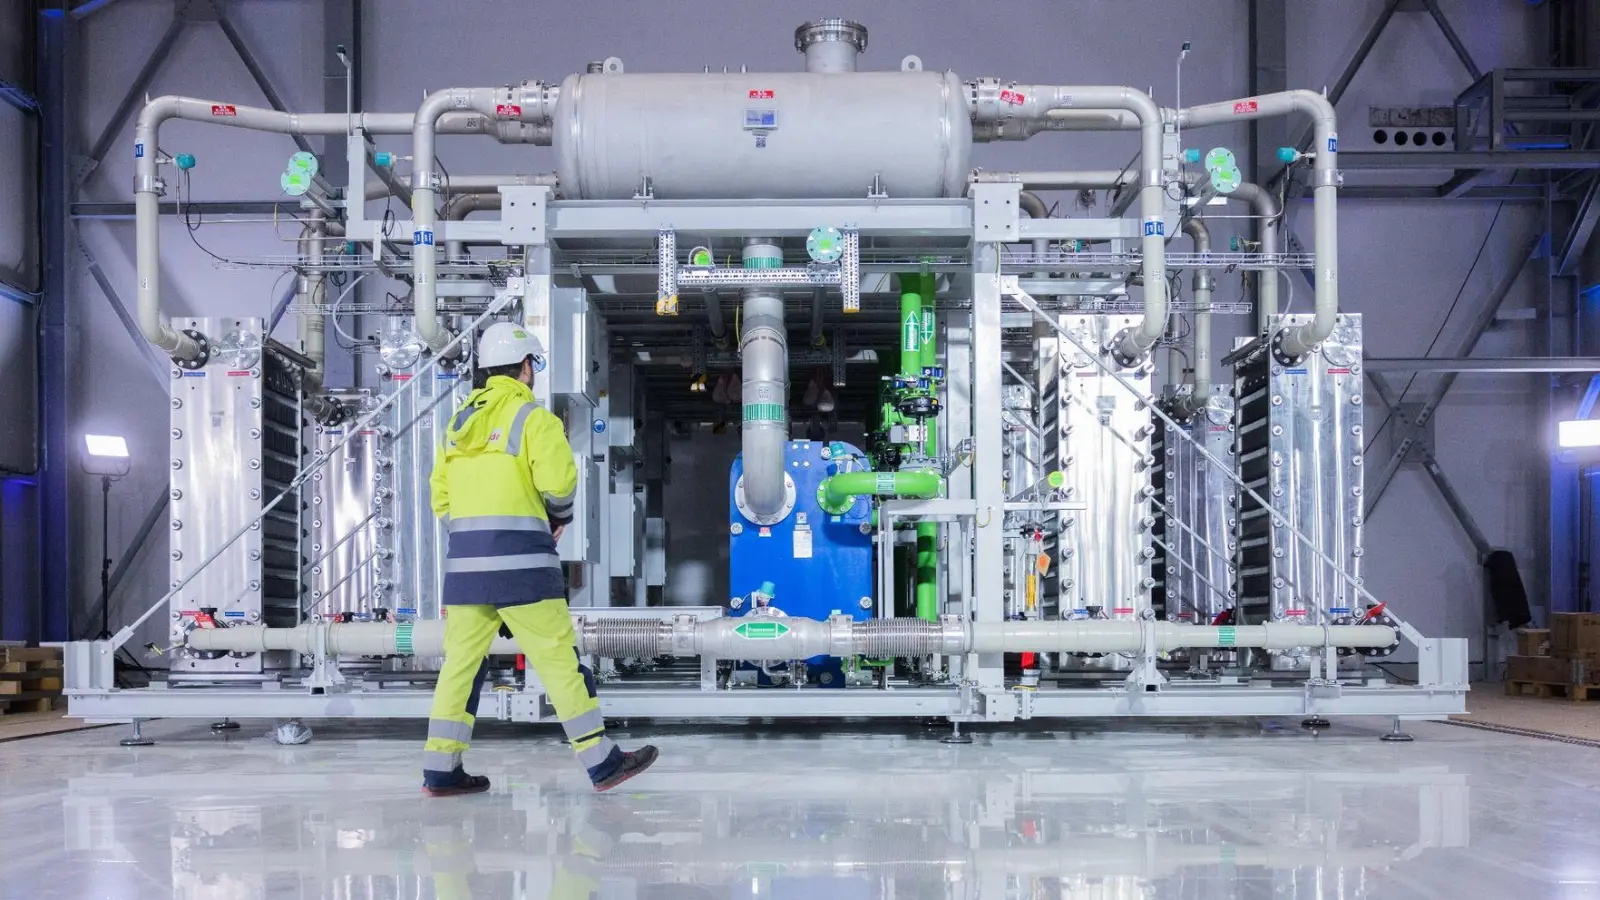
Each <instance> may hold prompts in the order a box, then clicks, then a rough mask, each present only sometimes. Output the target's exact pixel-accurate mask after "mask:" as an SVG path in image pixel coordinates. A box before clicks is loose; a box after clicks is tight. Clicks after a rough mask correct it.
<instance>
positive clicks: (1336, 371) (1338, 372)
mask: <svg viewBox="0 0 1600 900" xmlns="http://www.w3.org/2000/svg"><path fill="white" fill-rule="evenodd" d="M1328 374H1329V375H1349V374H1350V370H1349V369H1341V368H1335V367H1333V366H1329V367H1328Z"/></svg>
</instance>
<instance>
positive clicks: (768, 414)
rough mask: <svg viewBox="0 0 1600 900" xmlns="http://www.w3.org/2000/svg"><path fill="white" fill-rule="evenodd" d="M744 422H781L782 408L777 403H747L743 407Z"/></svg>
mask: <svg viewBox="0 0 1600 900" xmlns="http://www.w3.org/2000/svg"><path fill="white" fill-rule="evenodd" d="M744 420H745V421H746V422H782V421H783V406H782V405H781V404H778V403H747V404H745V407H744Z"/></svg>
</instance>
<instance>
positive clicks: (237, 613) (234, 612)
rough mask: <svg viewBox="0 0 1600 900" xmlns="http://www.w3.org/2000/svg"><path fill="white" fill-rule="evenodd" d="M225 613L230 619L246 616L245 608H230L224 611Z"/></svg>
mask: <svg viewBox="0 0 1600 900" xmlns="http://www.w3.org/2000/svg"><path fill="white" fill-rule="evenodd" d="M223 615H224V616H226V617H227V618H229V619H242V618H244V610H242V609H230V610H228V611H227V612H225V613H223Z"/></svg>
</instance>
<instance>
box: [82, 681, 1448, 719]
mask: <svg viewBox="0 0 1600 900" xmlns="http://www.w3.org/2000/svg"><path fill="white" fill-rule="evenodd" d="M68 698H69V699H68V709H67V713H68V715H70V716H74V717H79V718H83V719H85V720H88V721H91V722H130V721H133V720H135V719H155V718H163V719H172V718H188V719H215V718H218V717H220V716H223V715H234V716H237V715H240V714H244V715H248V716H251V717H257V718H279V719H287V718H308V719H310V718H333V719H344V718H348V719H423V718H427V716H428V709H429V705H430V704H431V703H432V698H433V692H432V691H431V690H424V689H419V688H415V687H407V688H391V689H368V690H351V691H344V692H338V693H322V694H313V693H311V692H310V691H309V690H303V689H276V690H264V689H260V688H240V687H233V686H226V687H215V688H207V687H182V688H177V687H174V688H161V687H155V688H140V689H129V690H120V689H108V690H76V691H71V692H69V695H68ZM543 699H544V698H543V694H542V693H541V692H540V691H538V690H536V689H528V690H521V691H506V690H488V691H485V692H484V694H483V698H482V700H481V701H480V705H479V718H480V719H500V720H503V721H511V722H540V721H550V722H553V721H555V719H554V718H553V717H551V716H550V715H548V714H547V711H548V710H549V709H550V707H549V705H548V704H546V703H544V702H543ZM600 708H601V709H602V710H603V711H604V713H605V715H606V717H607V718H619V719H622V718H625V719H641V718H650V719H701V718H728V719H777V718H815V719H894V718H903V719H920V718H928V717H937V718H945V719H950V720H953V721H966V722H973V721H985V722H1009V721H1016V720H1021V719H1054V718H1115V717H1162V718H1223V717H1238V716H1286V717H1308V716H1321V717H1328V718H1331V717H1334V716H1393V717H1400V718H1406V719H1433V718H1443V717H1445V716H1448V715H1451V714H1454V713H1461V712H1465V711H1466V691H1465V687H1464V686H1461V687H1458V688H1455V689H1441V688H1438V687H1431V686H1422V687H1419V686H1416V685H1395V684H1362V685H1340V686H1338V687H1337V688H1334V687H1332V686H1318V687H1314V688H1310V689H1308V688H1307V686H1306V685H1304V684H1288V685H1262V684H1253V685H1237V686H1220V685H1209V686H1204V687H1200V686H1185V685H1173V686H1168V687H1166V688H1164V689H1162V690H1160V691H1133V690H1129V689H1128V688H1127V687H1126V686H1123V685H1118V686H1116V687H1092V688H1039V689H1037V690H1009V689H1002V690H995V691H986V692H981V693H980V692H978V691H975V690H973V689H971V688H964V687H928V688H899V689H891V690H882V689H876V688H862V689H856V690H823V689H815V690H793V689H783V688H774V689H750V690H716V691H702V690H698V689H696V688H656V687H629V686H613V687H602V689H601V691H600Z"/></svg>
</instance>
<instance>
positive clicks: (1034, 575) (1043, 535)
mask: <svg viewBox="0 0 1600 900" xmlns="http://www.w3.org/2000/svg"><path fill="white" fill-rule="evenodd" d="M1000 397H1001V403H1002V404H1003V413H1002V414H1003V415H1004V417H1005V422H1004V423H1003V424H1002V425H1001V429H1002V431H1001V433H1002V442H1001V445H1000V452H1001V454H1002V455H1004V457H1005V466H1004V469H1003V472H1004V479H1005V495H1006V496H1007V497H1018V498H1020V499H1023V500H1038V499H1043V498H1044V497H1045V496H1046V495H1048V494H1049V492H1050V490H1051V488H1050V485H1049V484H1048V483H1047V482H1046V481H1045V469H1044V466H1045V461H1046V454H1045V450H1044V432H1043V430H1042V429H1041V428H1040V427H1039V424H1038V419H1039V409H1038V403H1037V398H1038V394H1037V392H1036V391H1035V390H1034V388H1033V387H1032V386H1030V385H1022V384H1008V385H1006V386H1005V388H1004V389H1003V390H1002V392H1001V395H1000ZM1052 417H1053V413H1052ZM1007 518H1008V519H1009V521H1008V522H1007V523H1006V538H1007V540H1006V567H1005V580H1006V594H1005V601H1006V607H1005V609H1006V616H1007V617H1008V618H1009V617H1012V616H1017V615H1021V616H1024V617H1026V618H1029V619H1044V618H1054V617H1055V613H1056V610H1057V609H1058V606H1057V603H1056V588H1057V582H1056V580H1055V579H1053V578H1044V577H1041V576H1040V575H1039V573H1038V571H1037V570H1036V561H1037V560H1038V558H1039V554H1041V553H1043V554H1045V555H1046V556H1048V557H1050V558H1051V559H1054V558H1055V556H1056V545H1057V531H1058V527H1059V522H1058V520H1057V518H1056V515H1055V514H1054V513H1046V512H1044V511H1042V510H1028V511H1018V512H1014V513H1009V514H1008V515H1007Z"/></svg>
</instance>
